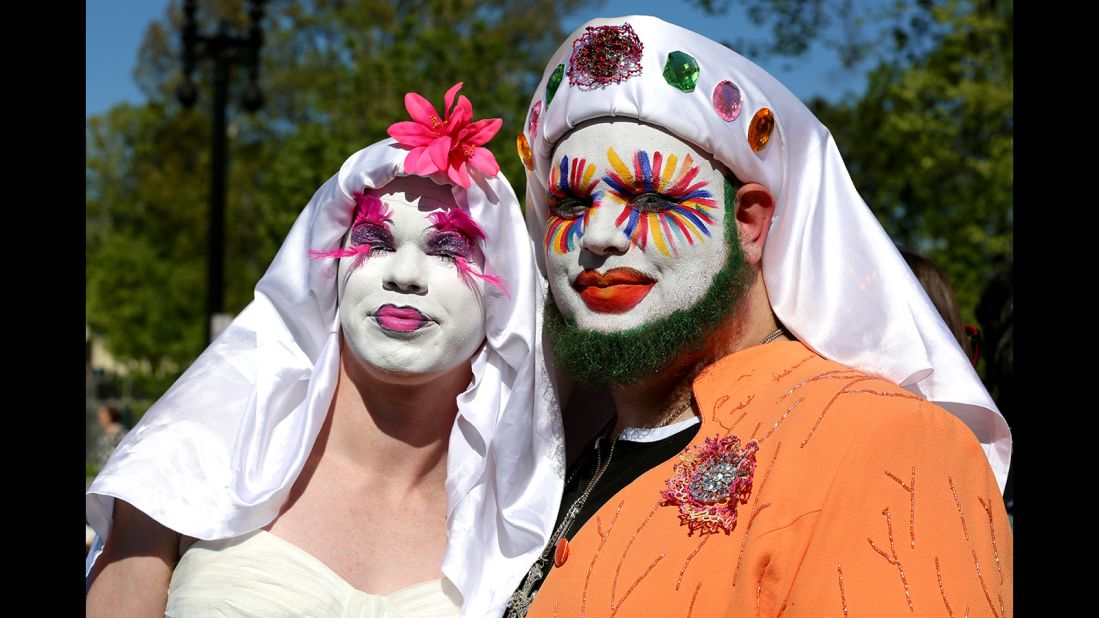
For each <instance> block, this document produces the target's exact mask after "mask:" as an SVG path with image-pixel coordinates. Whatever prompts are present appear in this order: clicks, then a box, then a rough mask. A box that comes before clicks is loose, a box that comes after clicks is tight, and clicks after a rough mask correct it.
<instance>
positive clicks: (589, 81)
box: [569, 24, 645, 90]
mask: <svg viewBox="0 0 1099 618" xmlns="http://www.w3.org/2000/svg"><path fill="white" fill-rule="evenodd" d="M644 48H645V46H644V45H642V43H641V39H640V38H638V36H637V33H635V32H634V31H633V27H632V26H630V25H629V24H623V25H621V26H588V27H587V28H585V31H584V34H582V35H581V36H580V38H578V39H576V40H575V41H573V43H572V56H571V57H570V58H569V83H570V84H572V85H574V86H579V87H580V89H581V90H590V89H592V88H597V87H602V86H606V85H607V84H617V83H619V82H623V81H626V80H627V79H629V78H631V77H633V76H634V75H638V74H640V73H641V52H642V50H644Z"/></svg>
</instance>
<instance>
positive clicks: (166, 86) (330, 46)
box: [85, 0, 591, 394]
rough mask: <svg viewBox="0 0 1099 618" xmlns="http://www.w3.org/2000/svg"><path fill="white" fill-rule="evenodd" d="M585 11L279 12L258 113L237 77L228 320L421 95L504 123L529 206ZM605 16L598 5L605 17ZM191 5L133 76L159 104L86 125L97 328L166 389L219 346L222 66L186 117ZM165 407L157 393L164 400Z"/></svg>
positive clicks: (166, 23)
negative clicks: (538, 123) (208, 332)
mask: <svg viewBox="0 0 1099 618" xmlns="http://www.w3.org/2000/svg"><path fill="white" fill-rule="evenodd" d="M580 4H581V2H580V0H555V1H552V2H551V1H548V0H520V1H515V0H489V1H484V0H480V1H473V0H400V1H396V0H394V1H380V0H312V1H310V0H276V1H274V2H269V3H267V7H266V15H265V18H264V22H263V26H264V47H263V51H262V58H261V65H262V66H261V69H260V74H261V75H260V84H261V86H262V88H263V90H264V94H265V99H266V103H265V105H264V107H263V108H262V109H260V111H259V112H257V113H255V114H252V115H245V114H244V113H243V112H240V111H239V107H237V106H236V102H237V101H239V100H240V96H239V93H240V91H241V90H242V89H243V84H244V82H245V80H244V79H243V71H242V70H241V69H236V68H235V69H234V78H233V81H232V87H233V89H234V92H233V93H232V94H231V100H232V101H234V103H233V105H231V107H230V117H229V119H230V130H229V135H230V146H229V161H230V164H229V169H230V176H229V192H228V207H227V213H226V239H227V240H226V256H225V261H226V272H225V282H226V289H225V304H226V306H225V310H226V311H230V312H237V311H240V310H241V309H242V308H243V307H244V305H246V304H247V303H248V302H249V301H250V300H251V298H252V288H253V287H254V285H255V283H256V281H257V280H258V279H259V277H260V275H262V273H263V271H264V270H265V269H266V268H267V265H268V264H269V263H270V261H271V259H272V258H273V257H274V253H275V251H276V250H277V249H278V247H279V245H280V244H281V242H282V240H283V238H284V237H285V236H286V233H287V231H289V229H290V226H291V224H292V223H293V221H294V219H295V218H296V217H297V215H298V213H299V212H300V211H301V209H302V207H303V206H304V205H305V204H306V202H308V200H309V198H310V197H311V196H312V194H313V192H314V191H315V190H316V189H317V188H318V187H319V186H320V185H321V184H322V183H323V182H324V181H325V180H327V179H328V178H329V177H330V176H331V175H332V174H334V173H335V172H336V171H337V170H338V169H339V165H340V164H341V163H342V162H343V160H344V159H345V158H346V157H347V156H348V155H350V154H351V153H352V152H354V151H356V150H358V149H360V148H362V147H365V146H367V145H369V144H371V143H373V142H375V141H377V140H379V139H382V138H384V137H386V134H385V130H386V128H387V127H388V126H389V125H390V124H391V123H393V122H395V121H398V120H405V119H407V113H406V112H405V109H404V103H403V96H404V94H405V93H406V92H410V91H415V92H419V93H421V94H423V95H424V96H426V97H427V98H428V99H429V100H431V101H432V102H433V103H434V104H435V105H436V106H437V107H439V108H441V107H442V98H443V93H444V92H445V91H446V89H447V88H449V87H450V86H451V85H453V84H454V83H456V82H458V81H462V82H464V84H465V87H464V88H463V93H464V94H467V95H468V96H469V97H470V99H471V100H472V101H473V103H474V114H475V116H476V117H477V118H484V117H501V118H503V120H504V127H503V129H502V130H501V131H500V134H499V135H498V137H497V138H495V139H494V140H493V141H492V142H491V143H490V144H489V147H490V148H491V149H492V151H493V153H494V154H495V156H496V158H497V160H498V161H499V162H500V164H501V167H502V168H503V170H504V173H505V174H506V175H507V177H508V178H510V179H512V180H513V181H514V182H516V183H517V185H516V186H515V187H514V188H515V190H516V193H517V194H519V195H520V196H521V195H523V190H524V187H523V186H522V184H521V183H522V179H523V178H525V176H524V174H523V169H522V164H521V163H520V162H519V160H518V157H517V156H516V154H515V142H514V136H515V135H517V134H518V133H519V131H520V128H521V123H522V122H523V120H524V118H525V115H526V105H527V103H528V100H529V93H530V92H531V90H532V89H533V88H534V86H535V85H536V84H537V81H538V79H539V78H540V77H541V71H542V68H543V60H544V59H545V58H546V57H548V56H549V54H550V53H552V52H553V50H554V49H555V48H556V46H557V45H558V44H559V43H560V41H561V40H562V39H563V38H564V36H565V34H566V33H565V32H563V31H562V30H561V28H560V25H559V24H560V20H561V17H562V15H564V14H567V13H568V12H569V11H572V10H574V9H575V8H576V7H578V6H580ZM589 4H591V3H589ZM214 15H219V16H221V17H223V18H224V19H225V21H226V24H227V26H228V27H229V28H230V29H233V28H236V29H237V30H238V31H239V32H240V33H241V34H243V29H244V28H246V27H247V25H248V19H247V3H246V2H244V1H243V0H223V1H220V2H217V1H214V0H208V1H206V2H200V3H199V11H198V17H199V18H200V19H201V20H204V23H202V25H201V27H200V31H201V32H203V33H206V34H209V33H212V32H213V31H214V29H215V28H216V19H215V18H213V17H212V16H214ZM181 25H182V13H181V7H180V3H178V2H174V3H173V4H172V6H171V7H170V8H169V11H168V15H167V16H165V18H164V19H163V20H162V21H158V22H156V23H153V24H152V25H150V26H149V28H148V30H147V32H146V37H145V41H144V43H143V46H142V49H141V52H140V57H139V64H138V67H137V69H136V71H135V78H136V79H137V81H138V84H139V86H140V87H141V89H142V90H143V92H144V93H145V95H146V97H147V98H148V100H149V103H148V104H146V105H143V106H130V105H123V106H117V107H115V108H113V109H111V110H110V111H108V112H107V113H105V114H102V115H99V116H96V117H92V118H90V119H89V120H88V124H87V134H86V138H87V140H86V141H87V146H86V160H87V163H86V174H85V184H86V209H87V239H86V240H87V245H86V246H87V250H86V258H87V272H86V274H87V282H88V283H87V301H86V308H87V315H88V322H89V324H90V325H91V327H92V328H93V330H94V331H95V332H96V333H97V334H98V335H100V336H102V337H104V338H105V340H106V344H107V346H108V348H109V349H110V351H111V352H112V354H114V355H116V356H117V357H119V358H120V359H122V360H124V361H135V362H140V364H141V365H142V366H146V367H148V368H149V372H151V374H152V375H153V379H152V380H151V381H148V380H147V381H146V382H145V383H147V384H150V387H149V388H150V389H152V390H154V391H155V390H157V389H161V390H162V389H163V388H164V387H165V386H167V385H168V384H169V383H170V382H171V381H172V380H174V379H175V377H176V376H178V374H179V373H180V372H181V371H182V370H183V369H184V368H185V367H186V365H187V364H188V363H190V361H191V360H192V359H193V358H194V357H195V356H197V354H198V353H199V352H201V350H202V348H203V346H204V345H205V317H204V315H203V314H204V310H205V304H204V303H205V294H206V292H205V276H206V275H205V268H206V266H205V263H206V262H205V259H206V258H205V256H206V244H205V243H206V240H205V239H206V237H207V236H206V232H207V230H206V228H207V216H208V214H207V209H208V203H209V201H208V195H209V193H208V192H209V183H210V176H209V174H210V170H209V167H210V146H209V144H210V124H211V123H210V115H211V111H210V106H211V102H212V89H211V87H210V84H209V81H210V73H212V71H211V70H210V67H209V66H208V65H206V64H202V63H200V64H199V65H198V69H197V70H196V72H195V75H194V78H195V80H196V81H197V82H198V86H199V93H200V94H199V100H198V103H197V105H196V106H195V108H194V109H193V110H184V109H183V108H182V107H181V105H180V104H179V103H178V102H177V101H176V99H175V91H176V88H177V87H178V86H179V84H180V82H181V80H182V74H181V73H182V72H181V67H182V60H181V57H180V53H181V52H180V43H179V31H180V28H181ZM153 394H156V393H153Z"/></svg>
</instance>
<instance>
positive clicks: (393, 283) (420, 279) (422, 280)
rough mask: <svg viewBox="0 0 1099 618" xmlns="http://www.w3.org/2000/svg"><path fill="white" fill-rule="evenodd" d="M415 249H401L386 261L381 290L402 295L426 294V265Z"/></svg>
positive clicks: (419, 252)
mask: <svg viewBox="0 0 1099 618" xmlns="http://www.w3.org/2000/svg"><path fill="white" fill-rule="evenodd" d="M424 257H425V256H424V254H423V252H421V251H418V250H417V249H416V248H415V247H402V248H401V249H399V250H398V251H397V252H396V253H394V254H393V255H392V256H390V258H389V259H388V260H386V262H387V263H386V268H385V272H384V273H383V275H382V288H384V289H386V290H389V291H392V292H401V293H403V294H417V295H420V296H422V295H424V294H427V272H428V268H427V264H425V263H424Z"/></svg>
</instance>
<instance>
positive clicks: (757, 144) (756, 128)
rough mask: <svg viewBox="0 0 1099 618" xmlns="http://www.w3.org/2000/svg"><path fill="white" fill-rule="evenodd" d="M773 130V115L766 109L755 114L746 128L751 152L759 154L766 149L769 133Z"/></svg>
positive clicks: (769, 137)
mask: <svg viewBox="0 0 1099 618" xmlns="http://www.w3.org/2000/svg"><path fill="white" fill-rule="evenodd" d="M774 130H775V115H774V114H772V113H771V110H769V109H767V108H766V107H764V108H762V109H760V110H759V111H758V112H756V115H755V116H753V117H752V124H750V125H749V126H748V144H749V145H750V146H751V147H752V152H760V151H762V150H763V149H764V148H766V147H767V142H768V141H770V139H771V132H772V131H774Z"/></svg>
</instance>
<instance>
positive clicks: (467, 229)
mask: <svg viewBox="0 0 1099 618" xmlns="http://www.w3.org/2000/svg"><path fill="white" fill-rule="evenodd" d="M428 218H429V219H431V223H432V226H433V227H434V228H435V229H436V230H438V231H440V232H447V231H449V232H457V233H459V234H461V235H463V236H465V237H467V238H469V239H471V240H482V239H484V238H485V232H484V230H482V229H481V226H479V225H477V222H476V221H474V220H473V217H470V216H469V215H468V214H466V213H465V211H463V210H461V209H459V208H451V209H450V210H440V211H436V212H433V213H431V214H430V215H429V216H428Z"/></svg>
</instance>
